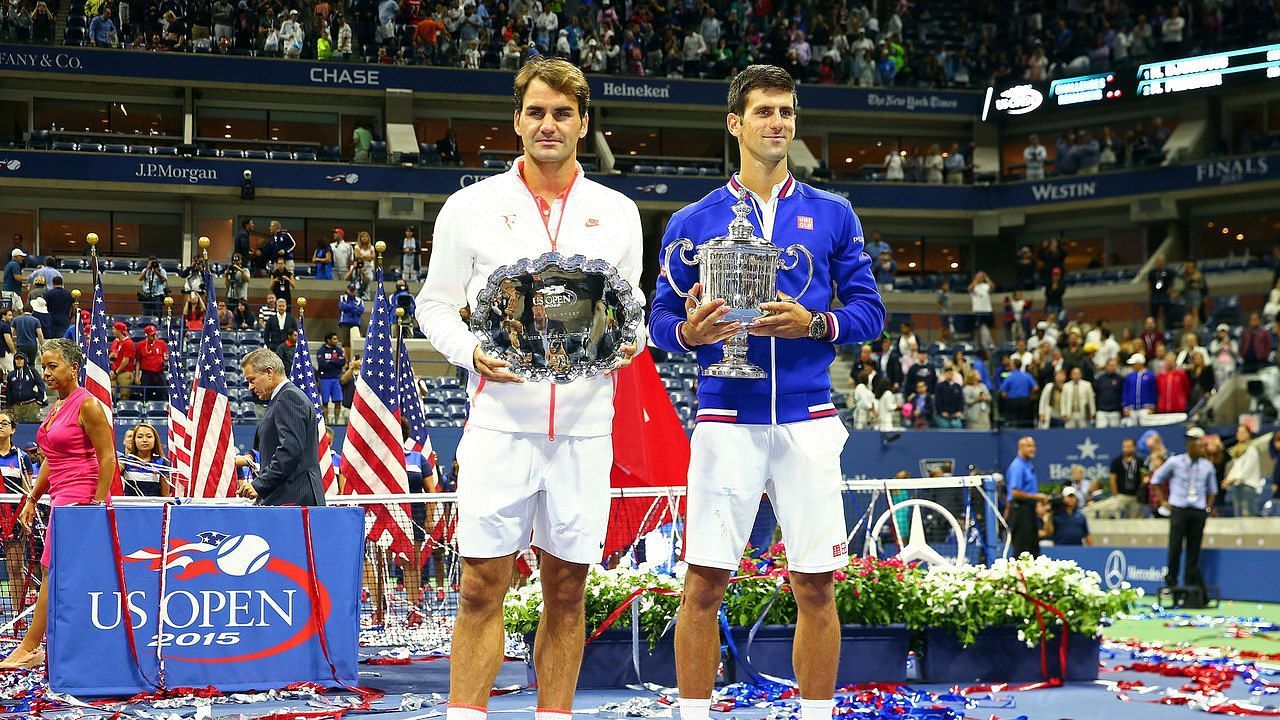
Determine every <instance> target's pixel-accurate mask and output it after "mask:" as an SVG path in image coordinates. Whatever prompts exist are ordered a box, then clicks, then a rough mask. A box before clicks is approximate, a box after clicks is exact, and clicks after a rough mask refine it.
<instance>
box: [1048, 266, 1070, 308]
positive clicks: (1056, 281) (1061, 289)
mask: <svg viewBox="0 0 1280 720" xmlns="http://www.w3.org/2000/svg"><path fill="white" fill-rule="evenodd" d="M1066 292H1067V286H1066V284H1065V283H1063V282H1062V268H1058V267H1055V268H1053V269H1052V270H1051V271H1050V272H1049V283H1048V284H1047V285H1045V286H1044V313H1045V315H1046V316H1047V317H1050V318H1057V317H1059V316H1060V315H1061V314H1062V296H1063V295H1065V294H1066Z"/></svg>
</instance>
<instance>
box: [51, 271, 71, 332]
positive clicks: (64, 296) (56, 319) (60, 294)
mask: <svg viewBox="0 0 1280 720" xmlns="http://www.w3.org/2000/svg"><path fill="white" fill-rule="evenodd" d="M44 302H45V306H46V308H47V309H48V312H49V332H50V335H51V336H52V337H62V336H63V335H65V334H66V333H67V328H69V327H71V323H72V318H71V314H72V313H71V311H72V309H73V307H72V306H73V305H74V304H75V299H74V298H72V297H71V292H70V291H68V290H67V289H66V288H65V287H63V286H62V278H61V277H55V278H54V279H53V287H51V288H49V290H48V291H47V292H46V293H45V294H44Z"/></svg>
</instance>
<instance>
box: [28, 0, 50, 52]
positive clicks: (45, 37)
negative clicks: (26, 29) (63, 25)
mask: <svg viewBox="0 0 1280 720" xmlns="http://www.w3.org/2000/svg"><path fill="white" fill-rule="evenodd" d="M54 25H55V23H54V19H53V13H52V12H51V11H50V10H49V6H48V5H47V4H46V3H45V1H44V0H36V9H35V10H32V11H31V40H32V42H37V43H43V44H45V45H51V44H53V32H54Z"/></svg>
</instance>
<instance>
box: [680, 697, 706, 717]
mask: <svg viewBox="0 0 1280 720" xmlns="http://www.w3.org/2000/svg"><path fill="white" fill-rule="evenodd" d="M710 717H711V698H680V720H708V719H709V718H710Z"/></svg>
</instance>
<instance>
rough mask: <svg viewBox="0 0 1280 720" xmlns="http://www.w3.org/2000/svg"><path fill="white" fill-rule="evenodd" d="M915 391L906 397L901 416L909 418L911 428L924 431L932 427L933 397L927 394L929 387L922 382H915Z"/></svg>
mask: <svg viewBox="0 0 1280 720" xmlns="http://www.w3.org/2000/svg"><path fill="white" fill-rule="evenodd" d="M915 389H916V391H915V392H914V393H912V394H911V395H910V396H909V397H907V403H906V407H905V408H904V409H903V414H905V415H908V416H909V417H910V418H911V424H912V427H914V428H915V429H916V430H925V429H928V428H929V427H931V426H932V425H933V418H934V413H935V410H936V405H935V402H934V399H933V396H932V395H930V394H929V386H928V385H927V384H925V382H924V381H923V380H920V381H918V382H916V384H915Z"/></svg>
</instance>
